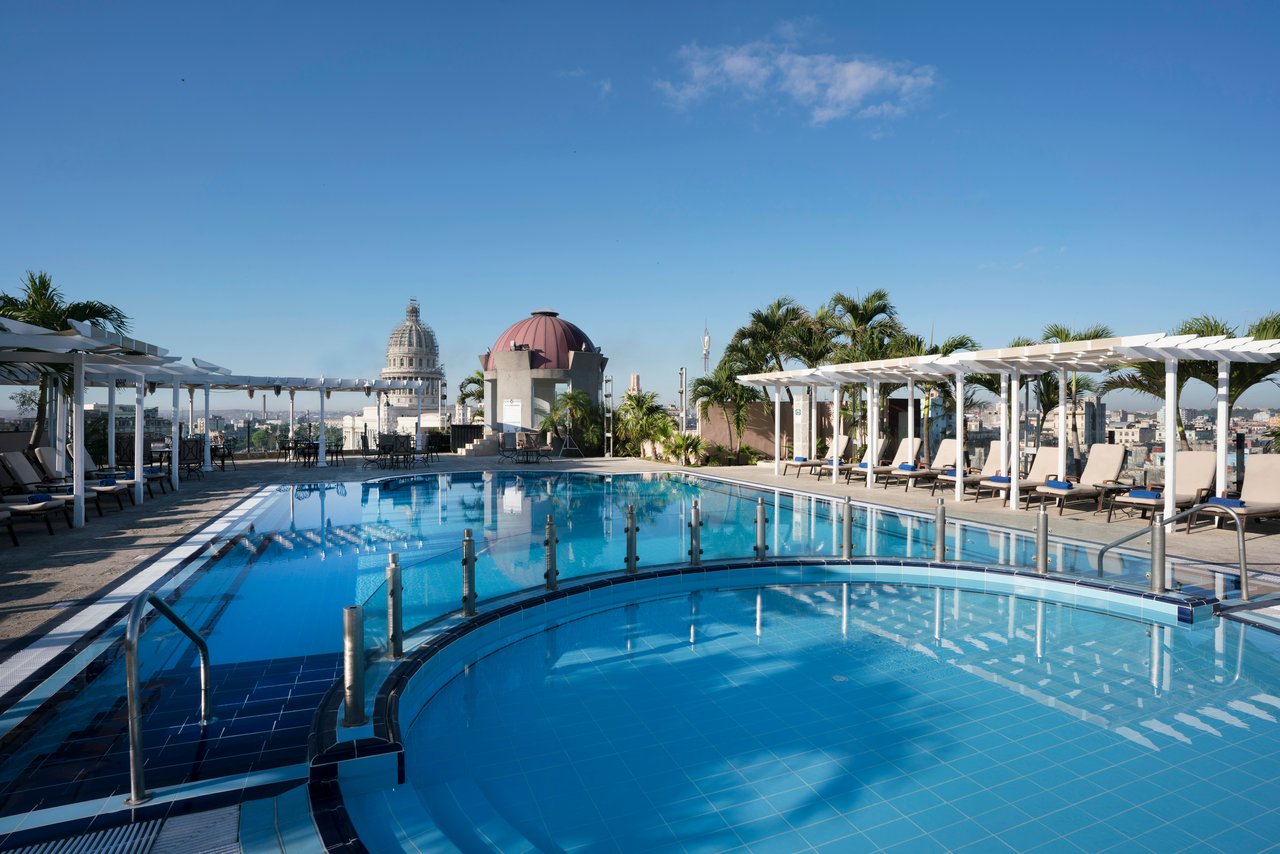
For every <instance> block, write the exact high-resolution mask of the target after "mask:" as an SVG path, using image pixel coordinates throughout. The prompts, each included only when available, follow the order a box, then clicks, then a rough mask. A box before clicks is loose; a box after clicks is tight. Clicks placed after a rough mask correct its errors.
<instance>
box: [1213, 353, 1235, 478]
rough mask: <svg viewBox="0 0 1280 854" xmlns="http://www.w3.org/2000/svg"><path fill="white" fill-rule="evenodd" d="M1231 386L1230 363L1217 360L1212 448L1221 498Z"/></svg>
mask: <svg viewBox="0 0 1280 854" xmlns="http://www.w3.org/2000/svg"><path fill="white" fill-rule="evenodd" d="M1230 388H1231V363H1230V362H1228V361H1225V360H1219V362H1218V399H1217V404H1218V418H1217V423H1216V424H1215V425H1214V427H1215V428H1216V429H1215V431H1214V432H1215V433H1217V442H1216V444H1215V445H1214V450H1215V451H1216V452H1217V477H1216V478H1215V479H1214V484H1215V486H1217V490H1218V497H1219V498H1221V497H1222V496H1225V495H1226V494H1227V433H1228V431H1229V430H1230V429H1231V425H1230V423H1228V422H1229V421H1230V420H1231V416H1230V414H1229V412H1228V406H1227V396H1228V392H1229V391H1230Z"/></svg>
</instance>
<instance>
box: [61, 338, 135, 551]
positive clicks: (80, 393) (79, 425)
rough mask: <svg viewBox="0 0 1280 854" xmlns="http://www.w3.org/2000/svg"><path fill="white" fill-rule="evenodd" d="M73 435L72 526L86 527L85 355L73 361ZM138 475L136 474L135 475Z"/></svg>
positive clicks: (79, 354) (76, 355)
mask: <svg viewBox="0 0 1280 854" xmlns="http://www.w3.org/2000/svg"><path fill="white" fill-rule="evenodd" d="M72 373H73V378H72V392H71V393H72V395H73V396H74V397H73V398H72V401H71V435H72V441H73V442H74V443H75V444H74V445H73V446H72V447H74V448H75V451H74V452H73V455H72V458H71V467H72V473H71V490H72V495H73V496H74V497H73V498H72V499H71V524H72V525H74V526H75V527H77V528H83V527H84V454H85V450H84V354H83V353H76V354H75V357H74V359H73V361H72ZM136 474H137V473H136V472H135V475H136Z"/></svg>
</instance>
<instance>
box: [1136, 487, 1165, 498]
mask: <svg viewBox="0 0 1280 854" xmlns="http://www.w3.org/2000/svg"><path fill="white" fill-rule="evenodd" d="M1129 497H1130V498H1159V497H1160V493H1159V492H1156V491H1155V490H1154V489H1131V490H1129Z"/></svg>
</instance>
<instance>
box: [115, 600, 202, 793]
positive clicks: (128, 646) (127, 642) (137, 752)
mask: <svg viewBox="0 0 1280 854" xmlns="http://www.w3.org/2000/svg"><path fill="white" fill-rule="evenodd" d="M148 605H151V606H152V607H154V608H155V609H156V611H157V612H158V613H159V614H160V615H161V616H163V617H165V618H166V619H168V620H169V622H171V623H173V625H174V626H176V627H177V629H178V631H180V632H182V633H183V634H184V635H186V636H187V637H188V638H190V639H191V642H192V643H194V644H195V645H196V649H197V650H199V652H200V726H202V727H203V726H208V725H209V723H210V722H211V721H212V720H213V704H212V702H211V700H210V696H209V691H210V688H209V685H210V683H211V682H212V680H211V679H210V677H209V645H208V644H207V643H205V641H204V638H202V637H200V635H199V633H198V632H196V630H195V629H193V628H191V627H190V626H188V625H187V624H186V622H185V621H184V620H183V619H182V618H181V617H179V616H178V615H177V614H175V613H174V611H173V609H172V608H170V607H169V606H168V605H166V604H165V603H164V600H162V599H161V598H160V597H159V596H157V595H156V594H154V593H143V594H141V595H139V596H138V598H136V599H134V600H133V605H132V606H131V607H130V608H129V618H128V621H127V622H126V624H125V630H124V672H125V680H126V699H127V702H128V706H129V797H128V798H127V799H126V800H125V803H126V804H129V805H130V806H137V805H138V804H143V803H146V802H147V801H149V800H151V793H150V792H148V791H147V785H146V782H145V780H144V779H143V770H142V708H141V702H140V701H139V699H138V693H139V691H140V690H141V688H140V687H139V685H138V637H139V636H140V635H141V634H142V615H143V614H144V613H145V612H146V610H147V606H148Z"/></svg>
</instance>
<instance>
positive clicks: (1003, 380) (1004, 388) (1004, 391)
mask: <svg viewBox="0 0 1280 854" xmlns="http://www.w3.org/2000/svg"><path fill="white" fill-rule="evenodd" d="M999 471H1000V474H1002V475H1003V474H1008V473H1009V375H1008V374H1001V375H1000V469H999Z"/></svg>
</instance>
